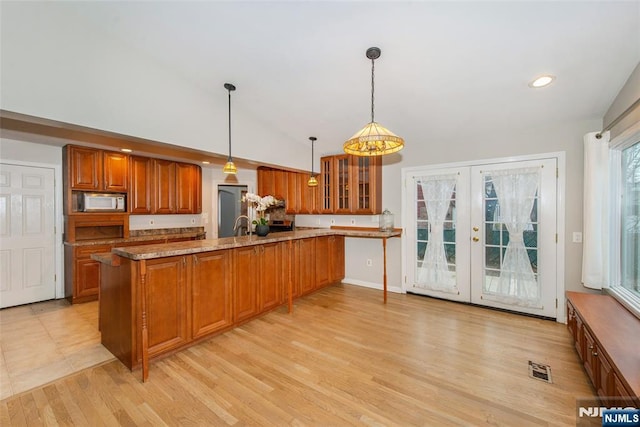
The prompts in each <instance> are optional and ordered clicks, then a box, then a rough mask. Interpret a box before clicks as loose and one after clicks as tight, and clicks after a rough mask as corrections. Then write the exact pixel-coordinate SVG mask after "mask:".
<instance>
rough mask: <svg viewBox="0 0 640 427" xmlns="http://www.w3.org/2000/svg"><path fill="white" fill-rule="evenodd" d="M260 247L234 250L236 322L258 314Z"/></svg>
mask: <svg viewBox="0 0 640 427" xmlns="http://www.w3.org/2000/svg"><path fill="white" fill-rule="evenodd" d="M259 250H260V248H259V246H247V247H243V248H237V249H234V256H233V258H234V260H233V272H234V308H235V316H234V318H235V321H236V322H241V321H244V320H247V319H250V318H252V317H254V316H255V315H257V314H258V273H259V272H258V259H259V257H258V255H259Z"/></svg>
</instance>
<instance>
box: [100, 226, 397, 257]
mask: <svg viewBox="0 0 640 427" xmlns="http://www.w3.org/2000/svg"><path fill="white" fill-rule="evenodd" d="M401 234H402V232H401V231H400V230H394V231H388V232H386V231H385V232H383V231H378V230H374V229H369V228H363V229H362V230H357V229H331V228H315V229H306V230H296V231H285V232H281V233H270V234H269V235H267V236H265V237H259V236H257V235H255V234H253V235H251V236H241V237H224V238H221V239H206V240H193V241H187V242H176V243H167V244H160V245H144V246H128V247H121V248H118V247H116V248H113V250H112V253H113V254H116V255H119V256H121V257H123V258H129V259H132V260H134V261H139V260H143V259H155V258H164V257H169V256H176V255H190V254H196V253H201V252H211V251H219V250H223V249H233V248H240V247H243V246H253V245H262V244H265V243H274V242H282V241H288V240H296V239H305V238H309V237H319V236H345V237H365V238H378V239H381V238H389V237H398V236H400V235H401ZM92 258H93V259H95V260H97V261H100V262H106V263H110V262H111V256H109V255H108V254H96V255H92Z"/></svg>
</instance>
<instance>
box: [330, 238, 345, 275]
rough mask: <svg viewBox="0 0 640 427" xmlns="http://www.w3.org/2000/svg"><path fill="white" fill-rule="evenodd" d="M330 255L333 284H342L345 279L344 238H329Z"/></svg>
mask: <svg viewBox="0 0 640 427" xmlns="http://www.w3.org/2000/svg"><path fill="white" fill-rule="evenodd" d="M329 254H330V255H329V262H330V265H329V268H330V271H331V283H337V282H341V281H342V279H344V261H345V258H344V236H330V237H329Z"/></svg>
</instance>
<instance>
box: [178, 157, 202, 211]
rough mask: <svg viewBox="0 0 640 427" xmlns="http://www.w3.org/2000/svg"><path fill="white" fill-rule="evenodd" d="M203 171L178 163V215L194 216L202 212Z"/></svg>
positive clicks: (190, 165) (197, 167)
mask: <svg viewBox="0 0 640 427" xmlns="http://www.w3.org/2000/svg"><path fill="white" fill-rule="evenodd" d="M201 182H202V175H201V169H200V166H198V165H193V164H190V163H176V213H178V214H194V213H200V212H201V211H202V201H201V197H202V196H201V194H202V189H201V187H200V185H201V184H200V183H201Z"/></svg>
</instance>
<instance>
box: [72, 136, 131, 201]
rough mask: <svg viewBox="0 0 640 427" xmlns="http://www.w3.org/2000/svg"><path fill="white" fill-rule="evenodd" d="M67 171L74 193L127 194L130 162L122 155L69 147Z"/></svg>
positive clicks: (93, 149)
mask: <svg viewBox="0 0 640 427" xmlns="http://www.w3.org/2000/svg"><path fill="white" fill-rule="evenodd" d="M66 157H67V162H66V167H67V171H68V182H69V187H70V189H71V190H81V191H110V192H126V191H127V185H128V181H129V178H128V177H129V169H128V159H129V156H128V155H126V154H123V153H118V152H112V151H103V150H98V149H95V148H87V147H78V146H75V145H68V146H67V150H66Z"/></svg>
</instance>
